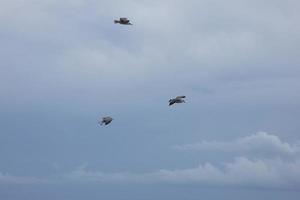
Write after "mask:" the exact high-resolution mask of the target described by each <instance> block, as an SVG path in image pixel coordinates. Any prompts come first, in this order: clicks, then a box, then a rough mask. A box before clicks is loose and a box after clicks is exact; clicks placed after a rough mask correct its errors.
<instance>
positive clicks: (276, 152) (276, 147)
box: [174, 132, 300, 156]
mask: <svg viewBox="0 0 300 200" xmlns="http://www.w3.org/2000/svg"><path fill="white" fill-rule="evenodd" d="M174 148H175V149H177V150H184V151H220V152H233V153H234V152H236V153H257V155H261V154H262V155H273V156H292V155H295V154H297V153H299V152H300V143H299V142H295V143H294V144H289V143H287V142H284V141H282V140H281V139H280V138H279V137H278V136H276V135H272V134H268V133H265V132H258V133H256V134H253V135H250V136H246V137H242V138H238V139H235V140H233V141H227V142H222V141H221V142H220V141H201V142H198V143H194V144H185V145H175V146H174Z"/></svg>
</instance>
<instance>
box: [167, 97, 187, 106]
mask: <svg viewBox="0 0 300 200" xmlns="http://www.w3.org/2000/svg"><path fill="white" fill-rule="evenodd" d="M184 98H185V96H177V97H176V98H174V99H170V100H169V106H171V105H173V104H174V103H185V101H184V100H183V99H184Z"/></svg>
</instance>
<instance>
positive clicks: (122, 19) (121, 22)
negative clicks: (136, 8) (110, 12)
mask: <svg viewBox="0 0 300 200" xmlns="http://www.w3.org/2000/svg"><path fill="white" fill-rule="evenodd" d="M114 22H115V24H123V25H132V23H130V22H129V19H127V18H125V17H121V18H120V19H119V20H114Z"/></svg>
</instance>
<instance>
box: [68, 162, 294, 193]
mask: <svg viewBox="0 0 300 200" xmlns="http://www.w3.org/2000/svg"><path fill="white" fill-rule="evenodd" d="M64 179H65V180H69V181H80V182H82V181H83V182H102V183H108V182H109V183H114V182H117V183H120V182H137V183H178V184H186V183H192V184H199V185H206V186H243V187H260V188H286V189H296V188H298V185H299V183H300V160H297V161H293V162H284V161H282V160H250V159H247V158H245V157H237V158H235V159H234V160H233V161H232V162H226V163H222V164H221V165H220V166H217V165H213V164H211V163H204V164H200V165H199V166H197V167H195V168H188V169H174V170H169V169H161V170H158V171H155V172H150V173H140V174H138V173H129V172H118V173H103V172H99V171H90V170H88V169H86V167H80V168H78V169H76V170H74V171H72V172H70V173H69V174H66V175H65V176H64Z"/></svg>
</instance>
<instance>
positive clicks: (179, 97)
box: [176, 95, 185, 99]
mask: <svg viewBox="0 0 300 200" xmlns="http://www.w3.org/2000/svg"><path fill="white" fill-rule="evenodd" d="M182 98H185V96H183V95H182V96H177V97H176V99H182Z"/></svg>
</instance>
